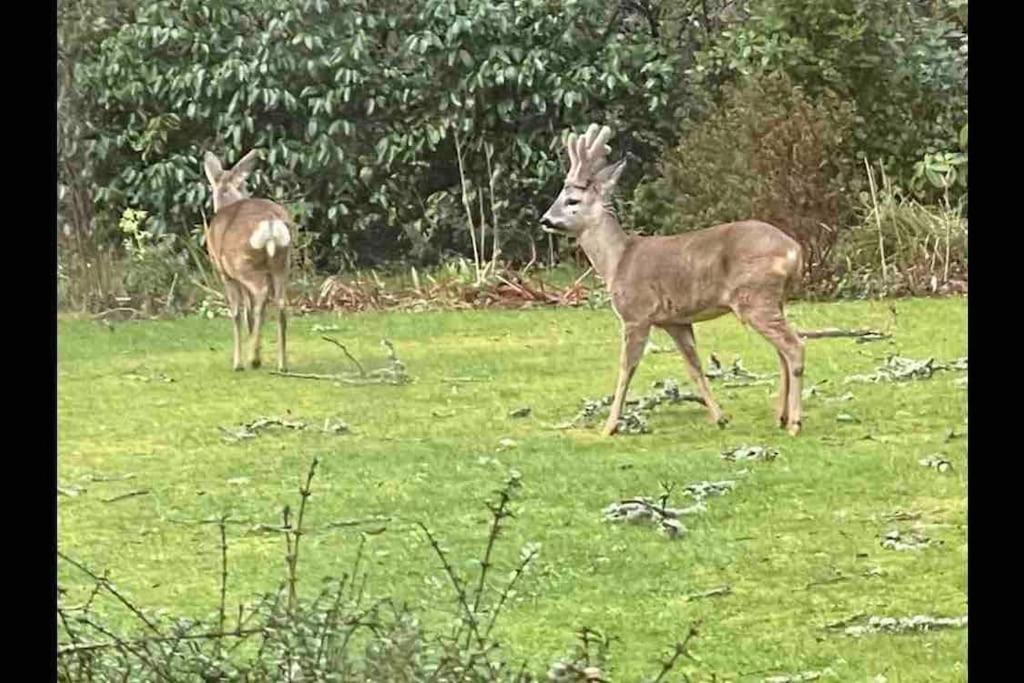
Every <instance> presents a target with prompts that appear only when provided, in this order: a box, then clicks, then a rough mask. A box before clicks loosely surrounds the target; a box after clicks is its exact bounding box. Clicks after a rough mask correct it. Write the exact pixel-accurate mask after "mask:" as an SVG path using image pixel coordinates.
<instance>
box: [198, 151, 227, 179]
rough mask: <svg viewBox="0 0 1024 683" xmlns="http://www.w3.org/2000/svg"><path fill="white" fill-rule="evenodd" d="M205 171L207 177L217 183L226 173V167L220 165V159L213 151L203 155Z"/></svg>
mask: <svg viewBox="0 0 1024 683" xmlns="http://www.w3.org/2000/svg"><path fill="white" fill-rule="evenodd" d="M203 171H204V172H205V173H206V179H207V180H209V181H210V184H211V185H216V184H217V181H218V180H220V177H221V176H222V175H223V174H224V167H223V166H221V165H220V160H219V159H218V158H217V157H216V156H214V155H213V153H212V152H207V153H206V154H204V155H203Z"/></svg>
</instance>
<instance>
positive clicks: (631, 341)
mask: <svg viewBox="0 0 1024 683" xmlns="http://www.w3.org/2000/svg"><path fill="white" fill-rule="evenodd" d="M610 137H611V129H609V128H608V127H607V126H603V127H600V128H599V127H598V125H597V124H591V126H590V127H589V128H588V129H587V131H586V133H585V134H584V135H582V136H577V135H576V134H575V133H572V134H570V135H569V137H568V140H567V141H566V150H567V151H568V154H569V164H570V167H569V171H568V173H567V174H566V177H565V183H564V186H563V187H562V191H561V193H560V194H559V195H558V198H557V199H555V202H554V203H553V204H552V205H551V207H550V208H549V209H548V210H547V212H546V213H545V214H544V216H543V217H542V218H541V224H542V225H543V227H544V230H545V231H547V232H550V233H554V234H562V235H568V236H571V237H575V238H576V239H577V240H578V242H579V245H580V246H581V247H582V248H583V251H584V252H585V253H586V255H587V257H588V258H589V259H590V262H591V264H592V265H593V266H594V270H595V271H597V273H598V275H600V276H601V278H602V279H603V280H604V281H605V284H606V287H607V289H608V292H609V294H610V295H611V300H612V306H613V308H614V310H615V312H616V313H617V314H618V316H619V318H620V319H621V321H622V352H621V358H620V361H619V379H618V384H617V385H616V387H615V397H614V399H613V401H612V405H611V411H610V415H609V416H608V421H607V423H606V424H605V427H604V432H603V433H604V435H605V436H610V435H612V434H614V433H615V431H616V429H617V427H618V421H619V417H620V415H621V413H622V406H623V403H624V402H625V399H626V391H627V390H628V388H629V382H630V380H631V379H632V378H633V374H634V372H635V371H636V368H637V365H638V364H639V363H640V359H641V357H642V356H643V352H644V348H645V347H646V345H647V339H648V336H649V335H650V331H651V328H652V327H660V328H661V329H663V330H665V331H666V332H667V333H668V334H669V335H670V336H671V337H672V338H673V339H674V340H675V343H676V346H677V347H678V348H679V351H680V352H681V353H682V356H683V360H684V362H685V365H686V369H687V372H688V373H689V375H690V378H691V379H692V381H693V382H694V384H696V385H697V389H698V391H699V392H700V395H701V397H702V398H703V399H704V403H705V405H706V406H707V408H708V412H709V414H710V418H711V419H712V420H713V421H715V422H717V423H718V424H719V425H720V426H724V425H725V422H726V418H725V416H724V415H723V413H722V410H721V408H720V407H719V405H718V403H716V402H715V399H714V398H713V397H712V395H711V390H710V388H709V387H708V382H707V378H706V377H705V376H704V372H703V370H702V368H701V363H700V358H699V357H698V355H697V348H696V342H695V339H694V334H693V324H694V323H696V322H701V321H704V320H710V319H712V318H717V317H719V316H721V315H724V314H726V313H729V312H732V313H733V314H734V315H736V317H737V318H739V319H740V320H741V321H742V322H743V323H745V324H747V325H749V326H750V327H752V328H754V329H755V330H757V332H759V333H760V334H761V336H763V337H764V338H765V339H767V340H768V342H770V343H771V344H772V346H774V347H775V349H776V350H777V351H778V355H779V363H780V365H781V380H780V395H779V407H778V421H779V426H780V427H783V428H785V429H787V431H788V432H789V433H790V434H792V435H794V436H795V435H796V434H798V433H799V432H800V426H801V403H800V399H801V384H802V377H803V372H804V347H803V342H802V341H801V339H800V338H799V337H798V336H797V334H796V332H794V330H793V329H792V328H791V327H790V325H789V323H788V322H787V321H786V317H785V313H784V312H783V306H784V304H785V301H786V297H787V295H788V293H789V292H790V291H792V289H793V288H794V287H795V286H796V285H798V283H799V280H800V277H801V274H802V272H803V255H802V250H801V248H800V245H799V244H798V243H797V242H796V241H795V240H794V239H792V238H791V237H789V236H788V235H786V234H785V233H784V232H782V230H780V229H779V228H776V227H775V226H773V225H769V224H768V223H762V222H760V221H752V220H751V221H741V222H738V223H727V224H724V225H716V226H714V227H712V228H707V229H704V230H698V231H695V232H689V233H683V234H679V235H672V236H666V237H655V236H639V235H627V234H626V233H625V232H624V231H623V230H622V227H621V226H620V225H619V221H618V219H617V218H616V216H615V213H614V209H613V208H612V203H611V197H612V192H613V190H614V188H615V184H616V182H617V181H618V179H619V177H620V176H621V175H622V171H623V169H624V168H625V165H626V162H625V160H624V159H623V160H620V161H619V162H617V163H615V164H609V163H608V160H607V157H608V154H610V153H611V148H610V147H609V146H608V145H607V144H606V143H607V141H608V139H609V138H610Z"/></svg>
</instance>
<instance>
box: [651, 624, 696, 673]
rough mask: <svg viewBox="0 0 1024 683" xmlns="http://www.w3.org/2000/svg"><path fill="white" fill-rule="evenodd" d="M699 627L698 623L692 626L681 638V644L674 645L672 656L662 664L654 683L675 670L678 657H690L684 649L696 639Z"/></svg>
mask: <svg viewBox="0 0 1024 683" xmlns="http://www.w3.org/2000/svg"><path fill="white" fill-rule="evenodd" d="M699 626H700V622H699V621H698V622H696V623H694V624H692V625H691V626H690V630H689V631H688V632H687V633H686V637H685V638H683V640H682V641H681V642H678V643H676V644H675V647H674V649H673V651H672V656H671V657H670V658H669V660H668V661H666V662H663V663H662V665H661V672H660V673H659V674H658V677H657V678H655V679H654V683H659V681H661V680H663V679H664V678H665V676H667V675H668V674H669V672H670V671H672V669H674V668H675V666H676V662H677V661H678V660H679V658H680V657H689V656H690V653H689V652H688V651H687V649H686V648H687V646H688V645H689V644H690V641H691V640H693V639H694V638H696V637H697V635H698V631H697V629H698V627H699Z"/></svg>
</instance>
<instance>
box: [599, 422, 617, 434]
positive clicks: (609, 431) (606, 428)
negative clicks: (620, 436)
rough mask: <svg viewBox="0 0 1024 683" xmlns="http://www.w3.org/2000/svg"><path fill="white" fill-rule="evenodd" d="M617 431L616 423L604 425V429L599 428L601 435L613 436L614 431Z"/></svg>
mask: <svg viewBox="0 0 1024 683" xmlns="http://www.w3.org/2000/svg"><path fill="white" fill-rule="evenodd" d="M617 431H619V425H618V424H609V425H605V426H604V429H602V430H601V436H606V437H607V436H615V432H617Z"/></svg>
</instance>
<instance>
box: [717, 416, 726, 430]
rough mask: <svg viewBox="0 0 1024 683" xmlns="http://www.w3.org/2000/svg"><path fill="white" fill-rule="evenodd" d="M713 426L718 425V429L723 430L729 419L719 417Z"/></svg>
mask: <svg viewBox="0 0 1024 683" xmlns="http://www.w3.org/2000/svg"><path fill="white" fill-rule="evenodd" d="M715 424H716V425H718V428H719V429H725V428H726V427H727V426H728V425H729V418H728V417H726V416H725V415H719V416H718V418H717V419H716V420H715Z"/></svg>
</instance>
